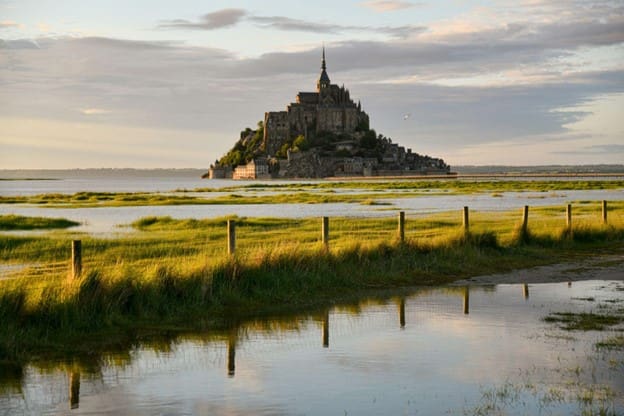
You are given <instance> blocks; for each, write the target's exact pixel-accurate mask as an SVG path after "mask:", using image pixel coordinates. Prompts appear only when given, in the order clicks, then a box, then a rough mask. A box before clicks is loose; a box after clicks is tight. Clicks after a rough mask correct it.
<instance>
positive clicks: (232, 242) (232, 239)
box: [227, 220, 236, 255]
mask: <svg viewBox="0 0 624 416" xmlns="http://www.w3.org/2000/svg"><path fill="white" fill-rule="evenodd" d="M227 241H228V254H229V255H233V254H234V252H235V251H236V221H234V220H227Z"/></svg>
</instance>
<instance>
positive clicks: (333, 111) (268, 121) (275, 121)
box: [264, 48, 369, 155]
mask: <svg viewBox="0 0 624 416" xmlns="http://www.w3.org/2000/svg"><path fill="white" fill-rule="evenodd" d="M368 125H369V119H368V114H366V113H365V112H364V111H362V105H361V104H360V103H359V102H358V103H357V104H356V103H355V102H354V101H353V100H352V99H351V96H350V93H349V90H348V89H346V88H345V87H344V85H343V86H342V87H339V86H338V85H336V84H332V83H331V81H330V80H329V75H327V65H326V62H325V48H323V56H322V59H321V75H320V76H319V79H318V81H317V83H316V92H300V93H299V94H297V99H296V102H294V103H290V105H288V107H287V109H286V111H270V112H267V113H265V115H264V148H265V150H266V152H267V154H269V155H275V154H276V153H277V151H278V150H279V149H280V148H281V147H282V146H283V144H284V143H286V142H287V141H288V140H289V139H292V138H295V137H297V136H300V135H303V136H304V137H308V136H309V135H310V134H312V135H318V134H319V133H321V132H330V133H334V134H347V135H353V134H354V133H355V132H356V130H360V131H363V130H365V129H368Z"/></svg>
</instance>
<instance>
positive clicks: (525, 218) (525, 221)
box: [522, 205, 529, 234]
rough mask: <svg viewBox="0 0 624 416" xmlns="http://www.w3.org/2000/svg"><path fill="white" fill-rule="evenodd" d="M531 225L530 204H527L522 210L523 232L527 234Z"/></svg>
mask: <svg viewBox="0 0 624 416" xmlns="http://www.w3.org/2000/svg"><path fill="white" fill-rule="evenodd" d="M528 226H529V206H528V205H525V206H524V210H523V211H522V233H523V234H526V232H527V228H528Z"/></svg>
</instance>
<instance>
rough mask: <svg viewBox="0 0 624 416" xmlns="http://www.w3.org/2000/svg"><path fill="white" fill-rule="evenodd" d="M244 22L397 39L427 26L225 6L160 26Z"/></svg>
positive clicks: (217, 26) (195, 27)
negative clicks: (317, 17) (293, 15)
mask: <svg viewBox="0 0 624 416" xmlns="http://www.w3.org/2000/svg"><path fill="white" fill-rule="evenodd" d="M242 21H248V22H251V23H254V24H255V25H256V26H257V27H260V28H262V29H269V30H270V29H272V30H282V31H290V32H310V33H331V34H339V33H345V32H370V33H380V34H386V35H389V36H392V37H396V38H406V37H407V36H409V35H413V34H417V33H422V32H424V31H425V30H426V28H424V27H422V26H412V25H404V26H396V27H395V26H382V27H375V26H357V25H342V24H336V23H320V22H314V21H309V20H301V19H293V18H291V17H286V16H256V15H251V14H249V12H247V11H246V10H243V9H223V10H218V11H216V12H212V13H208V14H206V15H204V16H203V17H202V18H201V19H200V21H199V22H191V21H188V20H183V19H175V20H168V21H165V22H162V23H161V24H159V25H158V28H161V29H193V30H214V29H220V28H223V27H229V26H234V25H236V24H238V23H239V22H242Z"/></svg>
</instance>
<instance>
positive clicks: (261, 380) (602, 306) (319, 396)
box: [0, 281, 624, 415]
mask: <svg viewBox="0 0 624 416" xmlns="http://www.w3.org/2000/svg"><path fill="white" fill-rule="evenodd" d="M623 306H624V283H623V282H616V281H580V282H573V283H567V282H563V283H550V284H530V285H523V284H508V285H496V286H472V287H461V286H456V287H445V288H436V289H433V288H431V289H418V290H414V291H411V292H406V293H401V294H397V293H393V294H386V295H382V296H379V297H377V298H371V299H365V300H362V301H359V302H357V303H350V304H344V305H336V306H333V307H331V308H327V309H325V310H319V311H314V312H309V313H306V314H303V315H295V316H285V317H280V318H275V319H267V320H262V321H246V322H236V323H233V324H232V326H231V328H230V329H229V330H226V331H221V332H215V333H212V332H204V333H194V334H161V335H160V336H158V337H157V338H155V339H151V340H143V341H142V342H138V343H135V344H134V345H133V346H132V347H129V348H128V349H126V350H123V351H118V352H115V353H105V354H103V355H102V356H97V357H94V359H93V360H84V359H83V360H76V361H68V362H44V363H41V362H39V363H33V364H30V365H28V366H26V367H25V368H23V369H22V370H21V371H18V372H17V373H18V374H17V375H16V376H15V377H13V378H11V377H10V376H6V375H5V376H3V377H2V378H1V379H0V414H2V415H20V414H24V415H67V414H71V415H74V414H75V415H87V414H88V415H92V414H98V415H121V414H132V415H204V414H210V415H243V414H255V415H332V414H335V415H402V414H408V415H413V414H419V415H443V414H451V415H454V414H458V415H463V414H509V415H525V414H528V415H539V414H544V415H551V414H554V415H574V414H583V412H588V411H594V412H595V411H597V410H600V409H606V410H608V411H611V412H613V413H609V414H623V413H624V354H623V353H622V350H621V349H620V350H611V349H601V348H598V347H597V346H596V343H597V342H599V341H601V340H604V339H606V338H609V337H613V336H617V335H619V336H621V335H622V332H621V331H622V326H621V325H620V326H619V327H615V328H611V329H609V330H606V331H564V330H562V329H559V328H558V327H557V325H556V324H553V323H549V322H545V321H543V318H544V317H545V316H547V315H548V314H550V313H552V312H574V313H578V312H590V311H592V312H602V313H607V312H609V311H614V310H618V309H619V310H620V311H621V308H622V307H623ZM587 414H597V413H587Z"/></svg>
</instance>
